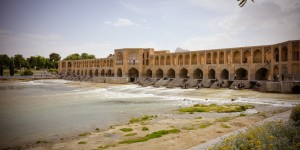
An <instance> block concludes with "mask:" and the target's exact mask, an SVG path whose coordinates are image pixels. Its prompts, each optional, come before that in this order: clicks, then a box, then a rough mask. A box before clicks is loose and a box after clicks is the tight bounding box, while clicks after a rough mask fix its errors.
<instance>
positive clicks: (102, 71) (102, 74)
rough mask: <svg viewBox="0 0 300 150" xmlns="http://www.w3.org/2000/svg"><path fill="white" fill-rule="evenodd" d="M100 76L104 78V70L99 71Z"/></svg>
mask: <svg viewBox="0 0 300 150" xmlns="http://www.w3.org/2000/svg"><path fill="white" fill-rule="evenodd" d="M101 76H102V77H104V76H105V71H104V69H102V70H101Z"/></svg>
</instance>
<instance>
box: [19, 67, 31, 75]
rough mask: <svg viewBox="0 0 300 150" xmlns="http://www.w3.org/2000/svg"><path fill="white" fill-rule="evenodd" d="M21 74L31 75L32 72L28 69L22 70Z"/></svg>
mask: <svg viewBox="0 0 300 150" xmlns="http://www.w3.org/2000/svg"><path fill="white" fill-rule="evenodd" d="M21 75H23V76H31V75H33V72H32V71H31V70H29V69H27V70H25V71H24V72H22V73H21Z"/></svg>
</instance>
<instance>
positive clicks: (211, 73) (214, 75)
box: [208, 69, 216, 79]
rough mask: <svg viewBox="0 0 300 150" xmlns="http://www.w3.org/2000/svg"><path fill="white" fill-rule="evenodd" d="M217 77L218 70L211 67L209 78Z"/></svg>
mask: <svg viewBox="0 0 300 150" xmlns="http://www.w3.org/2000/svg"><path fill="white" fill-rule="evenodd" d="M215 78H216V71H215V70H214V69H210V70H209V71H208V79H215Z"/></svg>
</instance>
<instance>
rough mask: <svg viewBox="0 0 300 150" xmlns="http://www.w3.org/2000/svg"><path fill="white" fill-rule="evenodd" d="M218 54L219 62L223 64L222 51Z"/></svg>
mask: <svg viewBox="0 0 300 150" xmlns="http://www.w3.org/2000/svg"><path fill="white" fill-rule="evenodd" d="M219 55H220V56H219V64H224V52H220V53H219Z"/></svg>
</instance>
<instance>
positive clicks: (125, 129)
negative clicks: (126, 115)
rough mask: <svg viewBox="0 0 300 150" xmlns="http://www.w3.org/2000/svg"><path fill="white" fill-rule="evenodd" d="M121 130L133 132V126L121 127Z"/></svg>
mask: <svg viewBox="0 0 300 150" xmlns="http://www.w3.org/2000/svg"><path fill="white" fill-rule="evenodd" d="M120 130H121V131H123V132H131V131H133V129H132V128H121V129H120Z"/></svg>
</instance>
